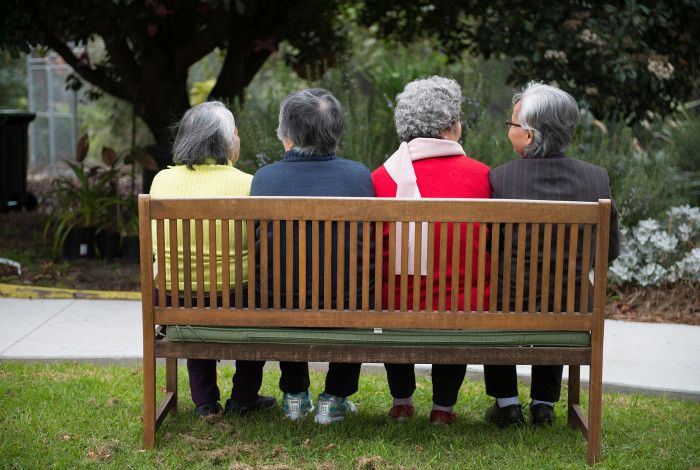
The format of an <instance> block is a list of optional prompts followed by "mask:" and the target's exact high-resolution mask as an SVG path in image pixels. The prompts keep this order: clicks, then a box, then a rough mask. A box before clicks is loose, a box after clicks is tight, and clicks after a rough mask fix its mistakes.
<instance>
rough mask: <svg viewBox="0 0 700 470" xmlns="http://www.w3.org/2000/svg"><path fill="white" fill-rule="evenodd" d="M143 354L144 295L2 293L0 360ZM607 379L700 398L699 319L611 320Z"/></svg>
mask: <svg viewBox="0 0 700 470" xmlns="http://www.w3.org/2000/svg"><path fill="white" fill-rule="evenodd" d="M141 354H142V339H141V304H140V302H134V301H118V300H82V299H81V300H67V299H66V300H64V299H62V300H28V299H9V298H0V360H83V361H109V362H124V361H135V360H139V359H140V358H141ZM583 369H584V370H582V371H581V378H582V380H585V378H586V377H587V376H588V368H583ZM469 371H470V375H479V374H480V373H481V371H482V367H481V366H469ZM518 374H519V375H521V376H523V377H528V376H529V374H530V368H529V367H528V366H518ZM565 375H566V369H565ZM603 382H604V384H605V385H606V388H607V389H608V390H611V389H623V390H625V389H632V390H639V391H653V392H667V393H669V394H671V395H676V396H681V397H687V398H691V399H695V400H698V401H700V326H689V325H675V324H657V323H635V322H623V321H614V320H607V321H606V322H605V350H604V366H603Z"/></svg>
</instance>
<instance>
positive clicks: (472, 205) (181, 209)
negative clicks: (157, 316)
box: [150, 196, 598, 223]
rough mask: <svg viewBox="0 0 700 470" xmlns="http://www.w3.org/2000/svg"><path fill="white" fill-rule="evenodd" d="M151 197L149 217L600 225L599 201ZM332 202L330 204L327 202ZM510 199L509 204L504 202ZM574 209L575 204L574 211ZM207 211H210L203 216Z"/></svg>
mask: <svg viewBox="0 0 700 470" xmlns="http://www.w3.org/2000/svg"><path fill="white" fill-rule="evenodd" d="M199 199H206V204H201V203H200V202H199V201H198V198H188V199H177V198H173V199H166V198H163V199H157V198H151V199H150V210H151V218H153V219H163V218H174V219H183V218H191V219H196V218H201V217H206V218H214V219H226V218H230V219H252V218H257V219H268V220H274V219H282V218H287V219H292V220H333V221H339V220H342V221H355V222H362V221H364V220H371V221H377V220H400V221H426V222H440V221H445V220H448V221H454V222H477V221H478V222H501V223H502V222H512V223H518V222H540V223H571V222H574V221H576V222H578V223H596V222H597V221H598V205H597V203H595V202H559V201H523V200H508V199H498V200H494V199H468V200H455V199H439V198H435V199H433V198H430V199H421V204H415V201H412V200H404V199H395V198H330V197H328V198H313V197H263V196H257V197H240V198H235V197H234V198H199ZM329 200H332V201H333V203H332V204H326V203H323V202H327V201H329ZM504 201H507V202H508V204H507V205H505V204H502V202H504ZM572 207H576V208H577V210H576V212H575V214H574V213H573V212H572V210H571V209H572ZM205 214H206V215H205Z"/></svg>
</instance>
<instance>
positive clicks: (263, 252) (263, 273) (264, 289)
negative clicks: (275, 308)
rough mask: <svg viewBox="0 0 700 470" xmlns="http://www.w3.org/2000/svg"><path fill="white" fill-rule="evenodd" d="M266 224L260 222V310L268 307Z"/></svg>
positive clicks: (265, 222)
mask: <svg viewBox="0 0 700 470" xmlns="http://www.w3.org/2000/svg"><path fill="white" fill-rule="evenodd" d="M268 233H269V232H268V222H267V220H261V221H260V306H261V307H262V308H267V307H269V305H268V304H269V301H268V300H269V295H270V293H269V292H270V286H269V285H268V284H269V282H268V281H269V277H268V276H269V274H268V272H267V267H268V263H269V259H268V253H269V251H268V249H269V248H268V246H267V245H268V240H267V239H268V236H267V234H268Z"/></svg>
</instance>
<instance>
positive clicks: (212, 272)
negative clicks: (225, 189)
mask: <svg viewBox="0 0 700 470" xmlns="http://www.w3.org/2000/svg"><path fill="white" fill-rule="evenodd" d="M208 231H209V302H211V306H212V307H214V308H216V307H217V306H218V305H217V299H216V297H217V286H216V285H217V279H216V278H217V275H216V263H217V261H216V220H212V219H209V224H208Z"/></svg>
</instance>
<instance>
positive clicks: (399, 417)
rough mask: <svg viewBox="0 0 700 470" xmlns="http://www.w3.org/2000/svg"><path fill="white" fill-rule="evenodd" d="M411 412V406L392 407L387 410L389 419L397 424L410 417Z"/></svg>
mask: <svg viewBox="0 0 700 470" xmlns="http://www.w3.org/2000/svg"><path fill="white" fill-rule="evenodd" d="M413 412H414V408H413V405H394V406H392V407H391V409H390V410H389V418H391V419H393V420H394V421H397V422H402V421H406V420H407V419H408V418H410V417H412V416H413Z"/></svg>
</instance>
